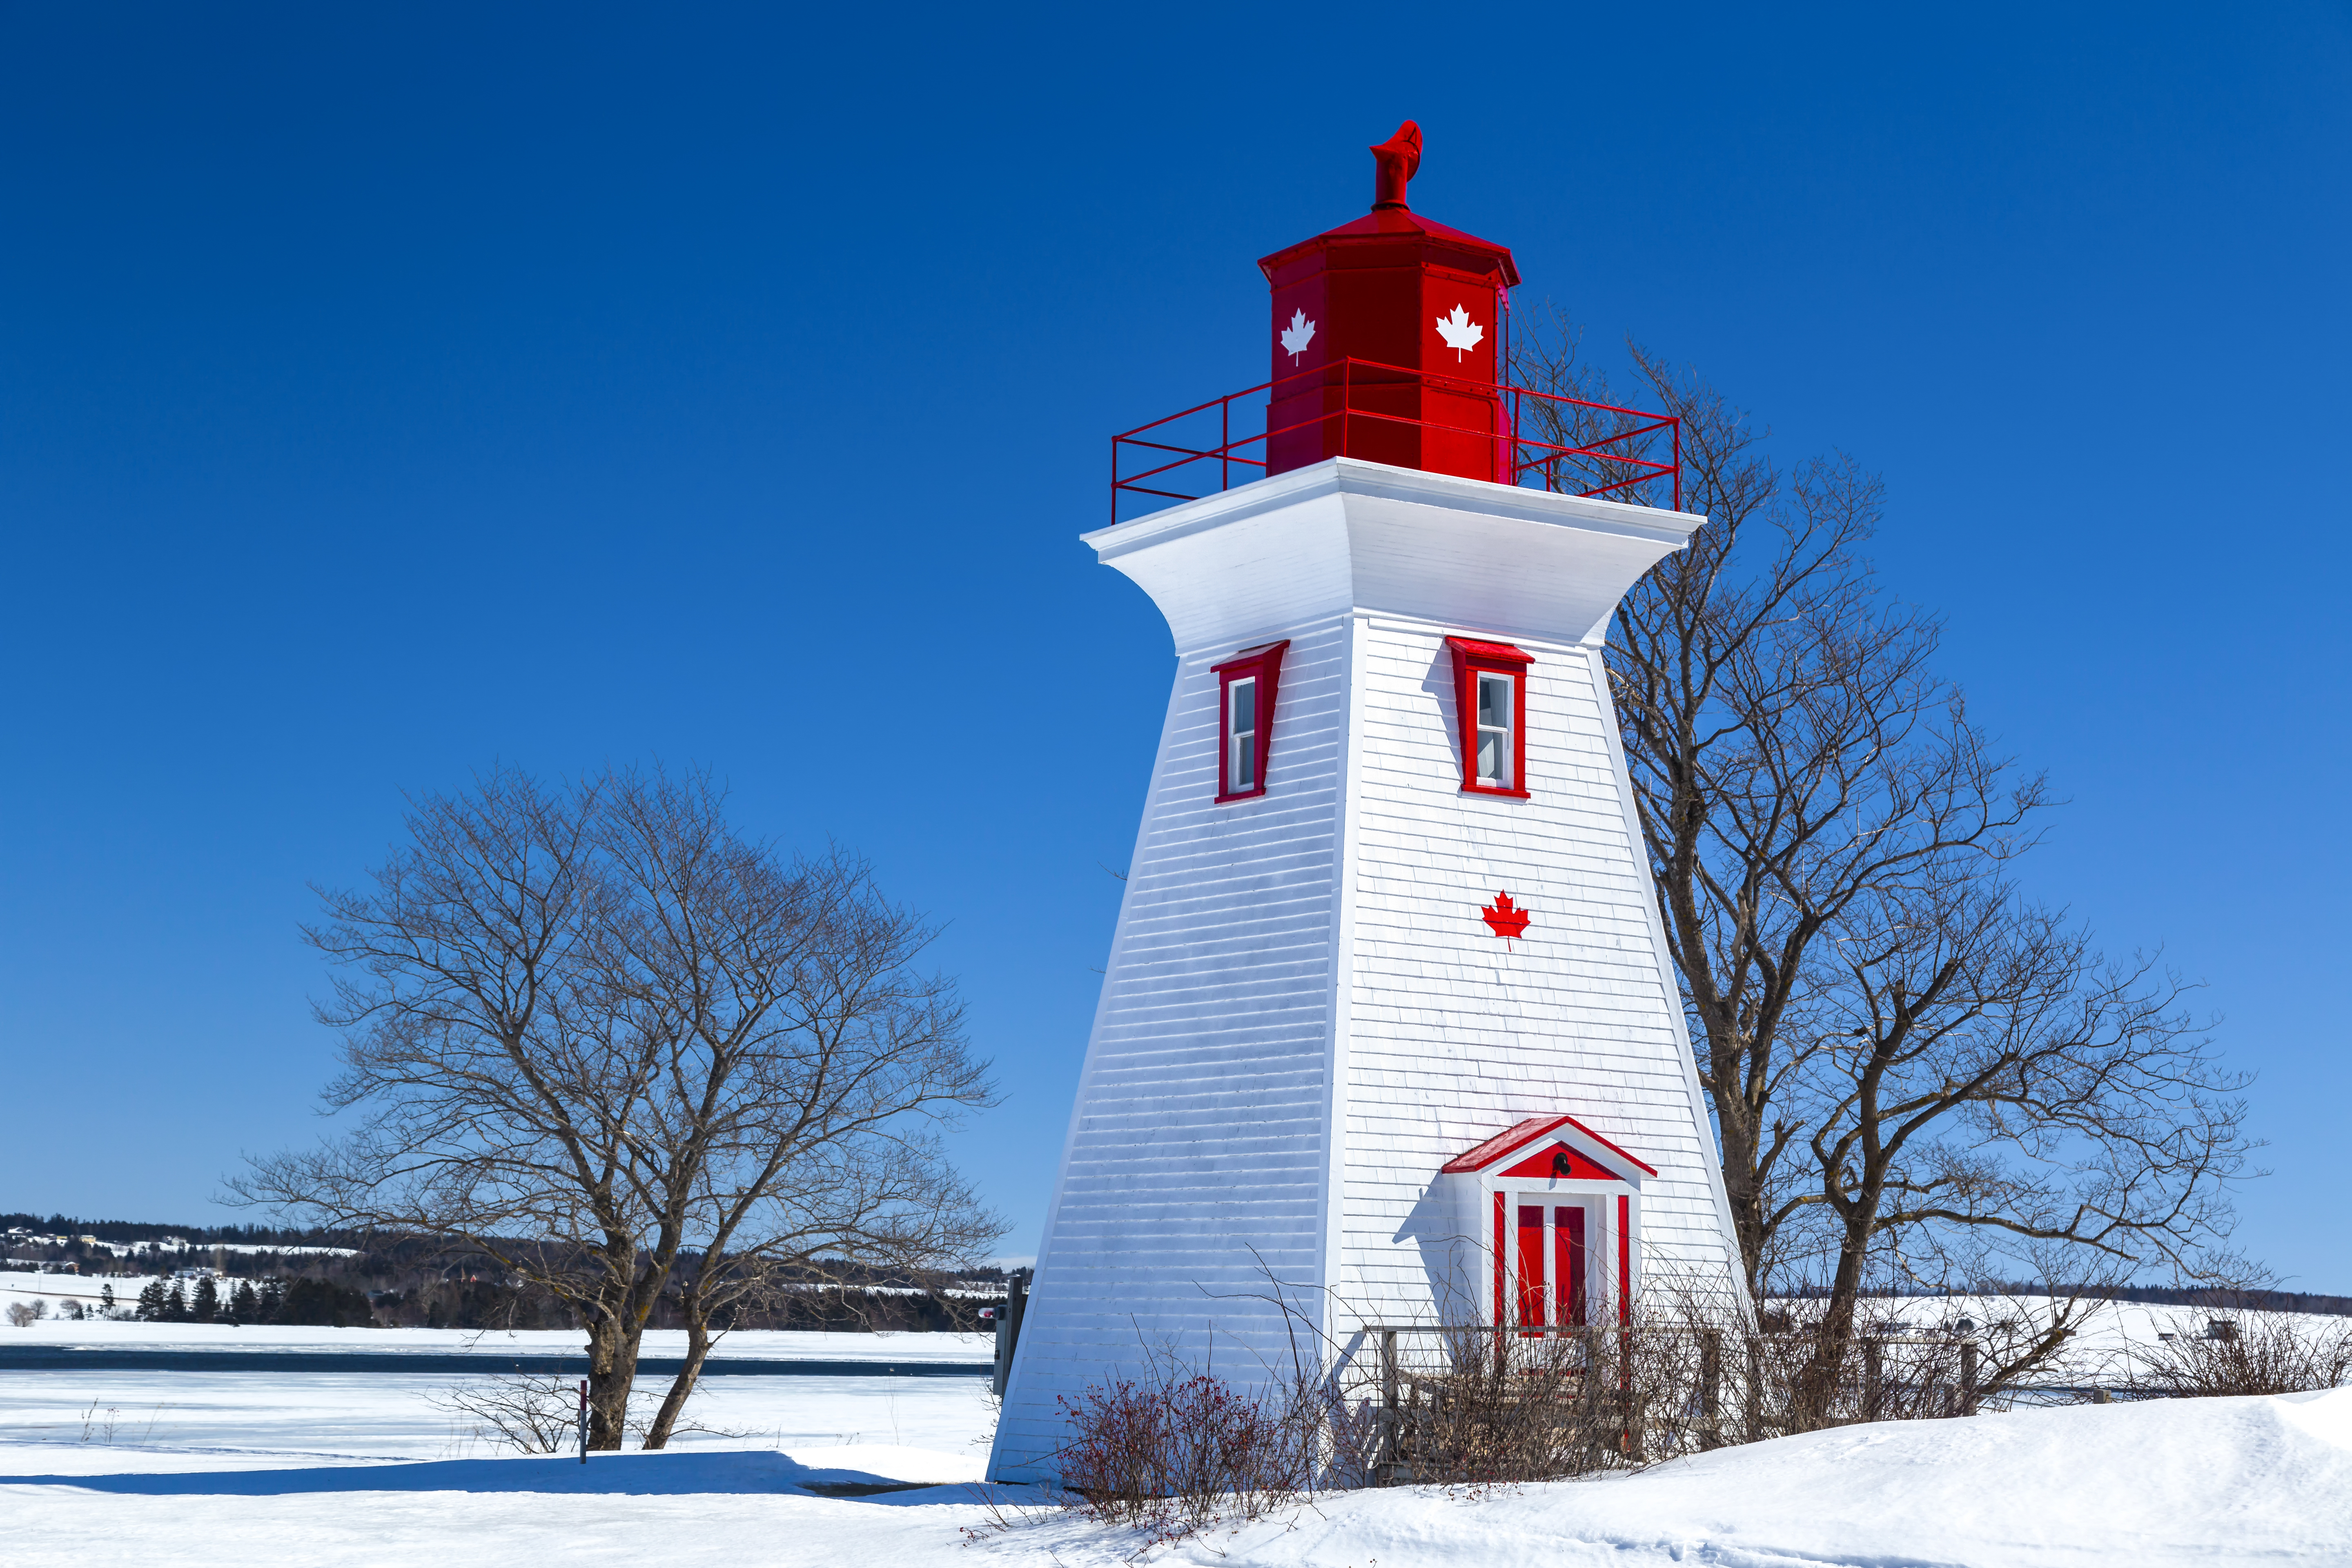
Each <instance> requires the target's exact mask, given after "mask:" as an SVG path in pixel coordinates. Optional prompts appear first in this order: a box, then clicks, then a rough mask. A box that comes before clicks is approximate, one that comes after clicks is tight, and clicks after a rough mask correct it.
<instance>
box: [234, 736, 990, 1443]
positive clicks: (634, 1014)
mask: <svg viewBox="0 0 2352 1568" xmlns="http://www.w3.org/2000/svg"><path fill="white" fill-rule="evenodd" d="M723 806H724V801H723V796H722V795H721V793H720V792H719V790H718V789H717V788H716V787H714V786H713V784H711V782H710V781H709V778H708V777H707V776H704V775H701V774H691V775H688V777H686V778H685V779H683V780H676V779H671V778H669V777H667V776H666V775H663V774H660V773H655V774H653V775H650V776H646V775H642V774H638V773H630V772H608V773H604V775H602V776H600V777H596V778H593V779H589V780H585V781H583V782H582V783H580V784H577V785H574V786H572V787H569V788H562V789H550V788H547V787H544V786H542V785H541V784H538V783H537V782H536V781H534V780H533V779H531V778H530V777H529V776H527V775H526V774H524V773H520V771H518V770H514V769H510V768H509V769H500V770H498V771H496V772H494V773H491V774H490V775H489V776H488V777H487V778H484V779H481V780H479V781H478V785H477V788H476V789H475V791H474V792H473V793H471V794H469V795H430V796H426V797H425V798H423V799H421V800H419V801H416V802H415V804H414V807H413V809H412V810H411V812H410V813H409V816H408V822H407V826H408V828H409V832H410V836H411V839H412V842H411V844H410V845H409V846H408V847H405V848H404V849H402V850H400V851H398V852H397V853H395V854H394V857H393V858H392V859H390V860H389V861H388V862H387V863H386V864H385V865H384V866H383V867H382V868H379V869H378V870H377V871H376V872H375V873H374V874H373V879H372V885H371V886H369V887H368V888H366V889H362V890H358V891H334V892H329V891H324V890H322V891H321V893H320V897H321V899H322V900H323V901H324V903H325V905H326V910H327V917H328V918H327V919H326V921H323V922H322V923H320V925H318V926H315V927H311V928H307V929H306V931H305V932H304V935H305V937H306V939H307V940H308V941H309V942H310V944H311V945H312V946H314V947H316V948H317V949H318V950H319V951H320V952H322V953H324V954H325V955H326V956H327V957H328V958H329V959H330V960H331V962H333V963H335V964H337V965H338V966H339V969H340V971H341V973H338V974H337V976H336V979H335V983H334V985H335V989H334V994H333V997H332V999H331V1001H330V1002H328V1003H326V1004H325V1005H321V1006H320V1008H319V1009H318V1012H319V1016H320V1021H321V1022H323V1023H326V1024H328V1025H330V1026H332V1027H335V1028H337V1029H339V1030H340V1031H341V1033H342V1036H343V1042H344V1043H343V1070H342V1072H341V1074H340V1075H339V1076H338V1077H337V1079H335V1080H334V1081H333V1082H332V1083H331V1085H330V1086H329V1087H328V1089H326V1091H325V1095H324V1098H325V1100H326V1101H327V1104H328V1106H329V1108H330V1109H331V1110H335V1111H342V1112H350V1113H353V1114H354V1116H355V1118H356V1124H355V1125H354V1126H353V1127H352V1130H351V1131H349V1132H347V1133H346V1134H344V1135H343V1136H341V1137H340V1138H336V1139H331V1140H330V1141H328V1142H325V1143H323V1144H322V1145H321V1146H320V1147H319V1148H316V1149H313V1150H310V1151H303V1152H290V1153H283V1154H278V1155H275V1156H271V1157H268V1158H264V1159H259V1160H256V1161H254V1162H253V1163H252V1166H251V1169H250V1170H249V1171H248V1173H247V1174H245V1175H244V1176H243V1177H241V1178H238V1179H236V1180H233V1181H232V1182H231V1183H230V1184H229V1186H230V1188H231V1191H232V1192H233V1193H234V1194H237V1195H238V1196H239V1197H241V1198H242V1199H244V1200H245V1201H248V1202H256V1203H265V1204H269V1205H274V1206H278V1207H280V1208H285V1209H291V1210H296V1211H300V1212H304V1213H306V1214H309V1215H314V1216H316V1217H318V1218H319V1219H320V1220H322V1221H324V1222H325V1223H329V1224H333V1225H337V1226H348V1227H353V1228H373V1229H379V1230H387V1231H393V1232H398V1233H404V1234H412V1235H420V1236H426V1237H436V1238H439V1239H441V1240H443V1241H445V1242H447V1243H450V1244H452V1245H456V1246H463V1247H468V1248H472V1249H475V1250H478V1251H479V1252H481V1253H483V1254H486V1255H488V1257H490V1258H494V1259H496V1260H497V1261H498V1262H499V1264H500V1265H501V1266H502V1267H504V1268H507V1269H509V1271H510V1272H512V1273H513V1274H515V1275H517V1276H519V1277H520V1278H522V1279H526V1280H529V1281H531V1282H533V1283H536V1284H538V1285H540V1286H541V1287H543V1288H545V1289H548V1290H549V1291H551V1293H553V1294H554V1295H555V1296H556V1297H557V1298H558V1299H560V1300H563V1301H564V1302H566V1303H567V1304H568V1305H569V1306H571V1308H572V1310H574V1311H575V1312H576V1313H577V1314H578V1315H579V1317H580V1319H581V1320H582V1321H583V1324H584V1325H585V1327H586V1331H587V1335H588V1355H589V1368H590V1373H589V1384H590V1405H591V1418H590V1446H591V1447H596V1448H600V1449H603V1448H617V1447H620V1446H621V1442H622V1437H623V1434H624V1432H625V1429H626V1427H627V1425H628V1400H629V1394H630V1390H631V1388H632V1387H633V1386H634V1384H635V1375H636V1363H637V1352H638V1346H639V1344H640V1342H641V1341H642V1337H643V1334H644V1331H645V1329H646V1324H647V1323H648V1322H649V1321H650V1320H651V1318H652V1316H653V1313H654V1310H655V1307H656V1303H657V1302H658V1301H659V1300H662V1299H663V1297H664V1295H665V1294H666V1293H668V1294H671V1295H674V1296H681V1297H682V1298H683V1299H684V1300H688V1301H696V1300H698V1301H702V1302H706V1303H707V1302H709V1301H710V1300H712V1299H713V1297H714V1296H716V1295H719V1294H720V1293H721V1292H722V1291H723V1289H724V1287H723V1286H722V1285H720V1284H719V1281H722V1280H729V1279H741V1278H742V1277H743V1276H744V1275H745V1274H746V1273H751V1274H756V1273H757V1272H758V1267H757V1266H759V1265H763V1264H768V1263H772V1262H774V1261H777V1260H781V1259H783V1258H786V1257H788V1256H796V1257H797V1258H799V1259H801V1260H802V1261H803V1262H807V1261H813V1260H814V1259H815V1258H819V1257H820V1256H823V1255H824V1254H826V1253H828V1252H830V1251H835V1250H839V1251H845V1252H847V1253H850V1254H853V1255H856V1254H861V1253H866V1252H871V1251H872V1250H874V1248H875V1245H876V1244H875V1242H874V1240H873V1237H877V1236H882V1237H901V1238H903V1237H909V1236H916V1237H919V1238H920V1239H924V1240H929V1242H931V1243H933V1244H934V1246H933V1248H932V1250H930V1251H929V1252H925V1251H923V1250H922V1247H920V1246H919V1245H916V1244H910V1245H908V1246H907V1247H903V1248H902V1249H901V1252H900V1254H899V1256H900V1257H901V1258H906V1259H908V1260H915V1259H920V1260H926V1261H934V1262H943V1261H947V1260H949V1259H950V1258H955V1257H958V1256H961V1255H963V1253H964V1252H965V1251H966V1250H967V1249H969V1248H972V1247H977V1246H979V1245H981V1244H982V1243H983V1242H984V1241H985V1240H987V1239H990V1238H992V1237H994V1236H995V1235H996V1234H998V1231H999V1227H998V1226H997V1225H996V1222H995V1221H994V1220H993V1219H992V1217H991V1216H989V1215H986V1214H984V1213H983V1212H982V1211H981V1210H980V1208H979V1207H978V1205H976V1204H975V1203H973V1201H972V1199H971V1194H970V1192H969V1190H968V1189H967V1188H965V1187H964V1186H963V1185H962V1184H961V1183H960V1182H958V1181H957V1180H956V1179H955V1178H954V1176H953V1174H952V1173H951V1172H950V1171H949V1170H948V1169H947V1167H946V1165H945V1164H944V1163H943V1162H942V1161H940V1159H939V1158H938V1154H937V1149H936V1145H935V1142H933V1141H932V1137H931V1130H932V1129H934V1128H936V1127H937V1126H938V1125H939V1124H940V1122H941V1121H944V1120H947V1119H950V1118H951V1117H953V1116H954V1115H955V1114H956V1113H957V1112H959V1111H961V1110H964V1109H967V1108H970V1107H973V1106H978V1105H981V1104H984V1103H986V1100H987V1097H988V1093H989V1089H988V1085H987V1080H986V1074H985V1067H984V1064H982V1063H978V1062H975V1061H973V1060H972V1059H971V1057H970V1055H969V1053H968V1050H967V1048H966V1047H965V1044H964V1041H963V1037H962V1035H961V1015H960V1011H959V1008H958V1006H957V1005H956V1003H955V1000H954V993H953V989H952V986H951V985H950V984H949V983H948V982H946V981H943V980H939V979H934V978H927V977H919V976H917V975H916V974H915V973H913V969H912V965H913V963H915V961H916V960H917V959H918V958H919V955H920V953H921V952H922V951H923V948H924V945H925V943H926V942H927V940H928V938H929V929H928V928H926V927H925V926H924V925H923V924H922V922H921V921H919V919H917V918H916V917H914V916H913V915H911V914H909V913H908V912H907V911H905V910H898V909H895V908H892V907H891V906H888V905H887V903H885V902H884V901H883V900H881V899H880V898H879V897H878V895H877V893H876V892H875V889H874V888H873V886H872V882H871V879H870V876H869V875H868V873H867V871H866V868H865V867H864V866H862V865H861V864H859V863H857V862H856V861H854V860H851V859H848V858H843V857H839V856H835V857H833V858H827V859H824V860H819V861H788V860H786V859H784V858H782V857H781V856H780V855H778V854H777V852H776V851H775V850H773V849H772V847H769V846H766V845H763V844H758V843H752V842H749V841H746V840H744V839H742V838H741V837H739V836H738V835H737V834H735V833H734V831H733V830H732V829H731V828H730V826H728V825H727V823H726V820H725V815H724V809H723ZM843 976H855V977H856V981H857V984H852V985H843V984H840V983H839V982H840V977H843ZM829 977H830V978H829ZM828 984H830V985H831V987H832V988H831V989H828V988H827V987H828ZM813 1025H814V1026H817V1027H815V1028H814V1030H813V1027H812V1026H813ZM828 1031H829V1032H828ZM751 1151H759V1152H760V1154H759V1157H757V1158H752V1157H751V1155H750V1153H749V1152H751ZM893 1161H896V1162H898V1163H897V1164H896V1165H895V1166H894V1173H895V1175H896V1177H897V1180H896V1181H895V1183H881V1182H877V1181H873V1180H870V1179H866V1180H862V1181H861V1180H860V1179H859V1178H860V1177H861V1176H862V1175H863V1173H866V1172H868V1171H870V1170H871V1169H872V1168H874V1167H876V1166H878V1165H882V1164H888V1163H892V1162H893ZM730 1197H731V1198H732V1199H733V1201H734V1211H735V1217H734V1219H733V1221H732V1227H731V1229H730V1227H729V1225H728V1222H727V1217H726V1216H727V1214H728V1212H729V1210H728V1200H729V1198H730ZM925 1207H928V1208H930V1209H933V1210H936V1211H938V1212H937V1213H936V1214H935V1215H934V1216H933V1218H932V1221H931V1223H930V1225H929V1227H928V1228H927V1229H925V1228H920V1227H909V1226H907V1225H906V1224H905V1223H904V1221H903V1218H902V1217H901V1216H902V1215H903V1214H904V1213H905V1212H906V1211H908V1210H910V1209H917V1208H925ZM747 1235H748V1236H749V1237H751V1238H753V1239H752V1240H750V1241H747V1240H746V1237H747ZM730 1258H732V1259H733V1260H734V1264H733V1266H731V1267H730ZM698 1318H699V1321H701V1322H702V1323H703V1325H704V1332H703V1333H702V1334H701V1335H700V1337H699V1338H698V1341H697V1343H698V1347H699V1348H698V1352H697V1353H696V1355H695V1356H694V1357H693V1358H691V1360H690V1362H689V1364H688V1370H687V1372H686V1373H683V1374H681V1377H680V1378H679V1380H678V1381H677V1384H674V1385H673V1389H672V1394H671V1397H670V1398H669V1399H667V1400H665V1402H664V1406H663V1409H662V1411H661V1413H660V1414H659V1415H657V1417H656V1424H655V1427H654V1429H653V1431H651V1432H650V1433H649V1434H648V1436H647V1444H648V1446H649V1447H659V1446H661V1444H662V1443H663V1442H665V1441H667V1436H668V1435H669V1433H670V1432H671V1431H672V1430H674V1429H675V1428H676V1426H677V1416H678V1409H679V1407H680V1406H682V1405H683V1404H684V1401H685V1399H686V1397H687V1395H688V1394H689V1393H690V1392H691V1390H692V1387H693V1384H694V1381H695V1377H696V1376H697V1375H698V1373H699V1371H700V1366H701V1355H702V1354H704V1353H707V1352H708V1348H709V1334H708V1326H709V1312H708V1311H707V1310H699V1311H698V1310H695V1309H693V1308H691V1307H690V1308H689V1310H688V1321H689V1322H693V1321H697V1319H698Z"/></svg>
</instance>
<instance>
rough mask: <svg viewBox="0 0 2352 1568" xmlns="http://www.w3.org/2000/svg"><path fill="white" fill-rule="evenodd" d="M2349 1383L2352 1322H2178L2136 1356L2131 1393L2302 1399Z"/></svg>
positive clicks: (2202, 1317)
mask: <svg viewBox="0 0 2352 1568" xmlns="http://www.w3.org/2000/svg"><path fill="white" fill-rule="evenodd" d="M2347 1381H2352V1320H2347V1319H2344V1318H2312V1317H2308V1316H2304V1315H2290V1314H2284V1313H2269V1312H2264V1313H2247V1312H2239V1313H2230V1312H2221V1313H2213V1312H2202V1313H2198V1314H2195V1315H2193V1316H2187V1315H2184V1316H2179V1317H2176V1318H2174V1319H2173V1320H2172V1327H2171V1331H2170V1337H2169V1338H2168V1339H2161V1340H2159V1341H2158V1342H2157V1343H2156V1344H2155V1345H2153V1346H2152V1347H2147V1348H2142V1349H2139V1350H2137V1351H2136V1352H2135V1354H2134V1357H2133V1368H2132V1379H2131V1388H2132V1392H2134V1393H2136V1394H2144V1395H2153V1396H2158V1397H2162V1398H2168V1399H2200V1398H2214V1397H2219V1396H2223V1395H2228V1394H2303V1393H2307V1392H2310V1391H2312V1390H2315V1389H2324V1388H2336V1387H2340V1386H2341V1385H2343V1384H2345V1383H2347Z"/></svg>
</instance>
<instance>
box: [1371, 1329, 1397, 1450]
mask: <svg viewBox="0 0 2352 1568" xmlns="http://www.w3.org/2000/svg"><path fill="white" fill-rule="evenodd" d="M1402 1420H1403V1416H1402V1413H1401V1412H1400V1411H1399V1410H1398V1409H1397V1335H1396V1331H1395V1330H1394V1329H1382V1330H1381V1447H1380V1455H1381V1458H1380V1465H1379V1467H1378V1469H1377V1471H1376V1473H1375V1476H1374V1484H1375V1485H1378V1486H1383V1487H1385V1486H1393V1485H1395V1484H1396V1465H1397V1427H1398V1426H1399V1425H1400V1424H1401V1423H1402Z"/></svg>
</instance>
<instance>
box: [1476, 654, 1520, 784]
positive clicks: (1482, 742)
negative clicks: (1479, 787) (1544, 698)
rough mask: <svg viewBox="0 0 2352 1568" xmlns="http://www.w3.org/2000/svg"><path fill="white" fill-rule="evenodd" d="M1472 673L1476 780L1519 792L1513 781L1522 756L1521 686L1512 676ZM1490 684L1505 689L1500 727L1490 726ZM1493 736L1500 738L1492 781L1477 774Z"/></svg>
mask: <svg viewBox="0 0 2352 1568" xmlns="http://www.w3.org/2000/svg"><path fill="white" fill-rule="evenodd" d="M1470 673H1471V674H1472V676H1474V677H1475V684H1474V686H1473V687H1472V693H1473V697H1474V699H1475V703H1476V707H1475V711H1474V712H1473V713H1472V714H1471V725H1472V731H1471V732H1472V735H1473V736H1474V738H1475V744H1476V748H1477V749H1476V752H1475V753H1474V755H1473V759H1472V763H1471V767H1472V776H1473V777H1474V778H1475V779H1476V780H1477V781H1478V783H1479V784H1483V785H1485V786H1486V787H1488V788H1491V789H1513V788H1516V787H1517V781H1516V780H1514V779H1513V778H1512V777H1511V763H1512V762H1513V760H1514V759H1515V758H1516V757H1517V754H1518V753H1517V751H1516V750H1515V742H1516V739H1517V736H1516V731H1517V727H1518V722H1519V715H1518V700H1517V686H1518V682H1517V680H1516V679H1513V678H1512V677H1510V676H1508V675H1505V674H1501V673H1499V672H1497V671H1495V670H1491V669H1474V670H1472V671H1471V672H1470ZM1489 681H1491V682H1493V683H1494V684H1495V685H1496V686H1497V687H1499V688H1501V689H1502V693H1503V722H1502V724H1501V725H1500V726H1499V727H1498V726H1496V725H1493V724H1489V723H1487V722H1486V687H1487V683H1488V682H1489ZM1489 735H1492V736H1494V737H1496V746H1495V756H1496V764H1495V765H1496V773H1495V774H1494V776H1492V777H1489V776H1488V775H1487V774H1486V773H1481V772H1478V771H1477V760H1476V759H1477V758H1479V757H1483V756H1484V755H1486V737H1487V736H1489Z"/></svg>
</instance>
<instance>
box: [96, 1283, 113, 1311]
mask: <svg viewBox="0 0 2352 1568" xmlns="http://www.w3.org/2000/svg"><path fill="white" fill-rule="evenodd" d="M98 1305H99V1308H100V1310H101V1311H103V1312H105V1314H106V1315H107V1316H108V1317H112V1316H114V1287H113V1286H111V1285H100V1287H99V1288H98Z"/></svg>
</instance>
